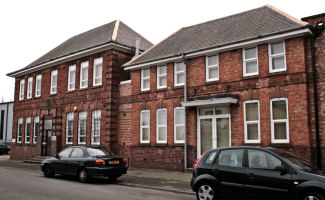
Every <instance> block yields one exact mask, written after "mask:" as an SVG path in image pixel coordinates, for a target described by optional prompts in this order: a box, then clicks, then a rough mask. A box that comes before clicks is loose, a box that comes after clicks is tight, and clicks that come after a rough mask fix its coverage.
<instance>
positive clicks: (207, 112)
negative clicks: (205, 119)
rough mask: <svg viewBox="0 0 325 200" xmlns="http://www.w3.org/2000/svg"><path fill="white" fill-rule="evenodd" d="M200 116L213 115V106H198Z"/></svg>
mask: <svg viewBox="0 0 325 200" xmlns="http://www.w3.org/2000/svg"><path fill="white" fill-rule="evenodd" d="M199 115H200V116H204V115H213V108H200V113H199Z"/></svg>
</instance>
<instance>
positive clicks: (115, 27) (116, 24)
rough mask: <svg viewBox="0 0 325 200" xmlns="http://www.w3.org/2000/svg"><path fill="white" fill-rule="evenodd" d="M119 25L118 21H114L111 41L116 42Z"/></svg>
mask: <svg viewBox="0 0 325 200" xmlns="http://www.w3.org/2000/svg"><path fill="white" fill-rule="evenodd" d="M119 25H120V20H116V21H115V26H114V30H113V34H112V40H116V37H117V32H118V27H119Z"/></svg>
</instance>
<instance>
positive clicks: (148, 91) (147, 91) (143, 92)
mask: <svg viewBox="0 0 325 200" xmlns="http://www.w3.org/2000/svg"><path fill="white" fill-rule="evenodd" d="M148 93H150V90H146V91H140V93H139V94H148Z"/></svg>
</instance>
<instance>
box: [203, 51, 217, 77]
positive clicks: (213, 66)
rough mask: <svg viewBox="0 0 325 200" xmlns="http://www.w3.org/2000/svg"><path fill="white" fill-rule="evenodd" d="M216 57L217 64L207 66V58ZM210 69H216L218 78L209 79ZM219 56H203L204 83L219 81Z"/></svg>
mask: <svg viewBox="0 0 325 200" xmlns="http://www.w3.org/2000/svg"><path fill="white" fill-rule="evenodd" d="M213 56H217V64H216V65H210V66H209V65H208V58H209V57H213ZM210 68H217V69H218V77H217V78H211V79H209V72H210V71H209V69H210ZM219 71H220V70H219V55H218V54H217V55H211V56H205V81H206V82H211V81H218V80H219Z"/></svg>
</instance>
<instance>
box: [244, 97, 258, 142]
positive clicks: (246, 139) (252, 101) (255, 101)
mask: <svg viewBox="0 0 325 200" xmlns="http://www.w3.org/2000/svg"><path fill="white" fill-rule="evenodd" d="M250 103H257V114H258V120H256V121H246V104H250ZM243 105H244V139H245V143H261V131H260V103H259V101H258V100H249V101H245V102H244V104H243ZM256 123H257V128H258V130H257V134H258V139H257V140H248V136H247V125H248V124H256Z"/></svg>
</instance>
